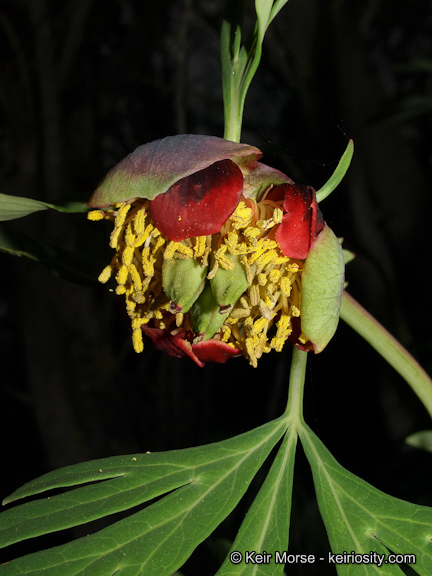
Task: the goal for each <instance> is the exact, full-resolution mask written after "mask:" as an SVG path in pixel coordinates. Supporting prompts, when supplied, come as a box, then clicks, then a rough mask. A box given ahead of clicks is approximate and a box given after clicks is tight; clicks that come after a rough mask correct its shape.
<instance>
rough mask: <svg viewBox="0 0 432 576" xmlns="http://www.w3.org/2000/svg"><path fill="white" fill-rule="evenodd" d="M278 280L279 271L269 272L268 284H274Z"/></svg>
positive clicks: (275, 269)
mask: <svg viewBox="0 0 432 576" xmlns="http://www.w3.org/2000/svg"><path fill="white" fill-rule="evenodd" d="M279 278H280V271H279V270H278V269H277V268H273V270H270V274H269V280H270V282H274V283H276V282H277V281H278V280H279Z"/></svg>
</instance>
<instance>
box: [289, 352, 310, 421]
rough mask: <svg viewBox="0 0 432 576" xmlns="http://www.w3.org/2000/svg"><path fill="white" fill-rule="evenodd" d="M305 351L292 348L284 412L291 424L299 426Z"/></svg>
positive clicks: (304, 371)
mask: <svg viewBox="0 0 432 576" xmlns="http://www.w3.org/2000/svg"><path fill="white" fill-rule="evenodd" d="M307 355H308V353H307V352H303V351H302V350H298V349H297V348H295V347H294V348H293V355H292V361H291V372H290V379H289V391H288V403H287V407H286V410H285V414H286V415H287V416H288V419H289V420H290V422H291V424H292V425H294V426H296V427H301V426H302V425H303V424H304V419H303V390H304V383H305V374H306V363H307Z"/></svg>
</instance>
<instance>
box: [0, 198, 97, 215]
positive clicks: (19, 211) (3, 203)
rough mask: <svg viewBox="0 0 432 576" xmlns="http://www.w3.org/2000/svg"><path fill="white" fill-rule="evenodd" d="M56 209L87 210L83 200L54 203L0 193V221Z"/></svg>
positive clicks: (64, 210)
mask: <svg viewBox="0 0 432 576" xmlns="http://www.w3.org/2000/svg"><path fill="white" fill-rule="evenodd" d="M48 208H51V209H52V210H57V211H58V212H69V213H72V212H87V211H88V209H89V208H88V206H87V204H86V203H85V202H76V201H69V200H67V201H59V202H58V203H56V204H49V203H48V202H41V201H40V200H33V199H32V198H21V197H20V196H10V195H9V194H0V221H5V220H15V219H16V218H22V217H23V216H28V215H29V214H33V213H34V212H40V211H41V210H47V209H48Z"/></svg>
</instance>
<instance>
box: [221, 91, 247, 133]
mask: <svg viewBox="0 0 432 576" xmlns="http://www.w3.org/2000/svg"><path fill="white" fill-rule="evenodd" d="M233 102H234V104H233ZM242 123H243V106H242V104H241V103H239V102H238V98H237V99H236V98H235V97H233V98H232V99H231V101H230V105H226V106H225V130H224V138H225V140H231V142H240V137H241V130H242Z"/></svg>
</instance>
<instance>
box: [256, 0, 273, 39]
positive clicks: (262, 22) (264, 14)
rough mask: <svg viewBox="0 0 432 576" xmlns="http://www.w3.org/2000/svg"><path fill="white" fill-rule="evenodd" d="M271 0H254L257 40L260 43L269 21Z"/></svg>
mask: <svg viewBox="0 0 432 576" xmlns="http://www.w3.org/2000/svg"><path fill="white" fill-rule="evenodd" d="M272 7H273V0H255V10H256V14H257V20H258V42H259V43H260V44H262V42H263V40H264V34H265V33H266V30H267V26H268V25H269V21H270V13H271V10H272Z"/></svg>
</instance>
